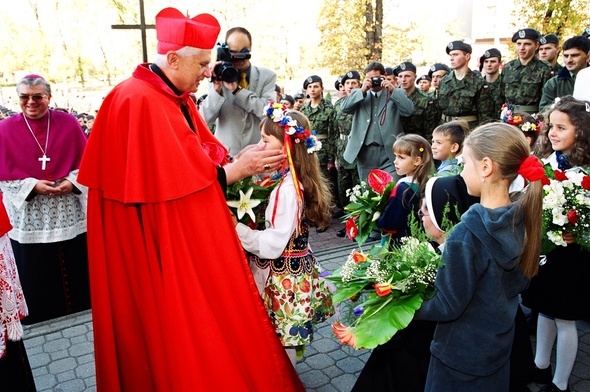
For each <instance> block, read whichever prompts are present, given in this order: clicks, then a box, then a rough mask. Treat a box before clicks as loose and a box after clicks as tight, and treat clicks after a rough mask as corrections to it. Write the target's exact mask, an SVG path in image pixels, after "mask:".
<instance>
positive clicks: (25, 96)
mask: <svg viewBox="0 0 590 392" xmlns="http://www.w3.org/2000/svg"><path fill="white" fill-rule="evenodd" d="M45 97H47V95H45V94H33V95H28V94H21V95H19V96H18V99H20V100H21V102H29V99H32V100H33V102H41V101H42V100H43V99H44V98H45Z"/></svg>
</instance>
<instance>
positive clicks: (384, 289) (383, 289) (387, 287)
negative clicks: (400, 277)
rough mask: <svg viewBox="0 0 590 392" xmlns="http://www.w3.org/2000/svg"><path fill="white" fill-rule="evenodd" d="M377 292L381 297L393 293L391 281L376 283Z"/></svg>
mask: <svg viewBox="0 0 590 392" xmlns="http://www.w3.org/2000/svg"><path fill="white" fill-rule="evenodd" d="M375 292H376V293H377V295H378V296H380V297H385V296H386V295H389V293H391V284H389V283H377V284H376V285H375Z"/></svg>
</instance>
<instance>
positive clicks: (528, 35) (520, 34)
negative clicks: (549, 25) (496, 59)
mask: <svg viewBox="0 0 590 392" xmlns="http://www.w3.org/2000/svg"><path fill="white" fill-rule="evenodd" d="M539 38H541V33H539V32H538V31H537V30H535V29H531V28H526V29H520V30H518V31H517V32H516V33H514V35H513V36H512V42H516V41H517V40H519V39H532V40H533V41H537V42H539Z"/></svg>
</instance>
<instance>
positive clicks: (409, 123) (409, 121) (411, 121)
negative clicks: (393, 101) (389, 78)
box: [394, 61, 440, 141]
mask: <svg viewBox="0 0 590 392" xmlns="http://www.w3.org/2000/svg"><path fill="white" fill-rule="evenodd" d="M394 73H395V76H396V77H397V79H398V83H399V85H400V87H401V88H403V89H404V90H405V92H406V95H407V96H408V98H409V99H410V101H412V102H413V103H414V112H413V113H412V115H411V116H409V117H402V118H401V120H402V125H403V127H404V133H416V134H418V135H420V136H422V137H424V138H425V139H426V140H428V141H430V140H432V130H433V129H434V128H436V126H437V125H438V123H439V121H440V116H438V110H437V108H436V103H435V102H434V99H432V98H431V97H429V96H428V95H426V94H424V93H423V92H422V91H421V90H420V89H417V88H416V84H415V83H416V66H415V65H414V64H412V63H410V62H409V61H406V62H403V63H401V64H399V65H398V66H397V67H395V71H394Z"/></svg>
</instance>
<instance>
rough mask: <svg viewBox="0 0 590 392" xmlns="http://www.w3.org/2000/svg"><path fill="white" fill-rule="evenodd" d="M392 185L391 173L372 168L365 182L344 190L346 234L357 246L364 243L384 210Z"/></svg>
mask: <svg viewBox="0 0 590 392" xmlns="http://www.w3.org/2000/svg"><path fill="white" fill-rule="evenodd" d="M394 186H395V182H394V181H393V177H392V176H391V174H389V173H387V172H385V171H383V170H379V169H374V170H371V172H370V173H369V176H368V177H367V182H364V181H361V183H360V185H356V186H355V187H354V188H352V189H348V190H347V191H346V195H347V196H348V197H349V199H350V203H349V204H347V205H346V206H345V207H344V211H346V212H347V214H346V215H344V219H345V222H346V235H347V236H348V238H350V239H351V240H356V242H357V243H358V244H359V246H360V245H362V244H364V243H365V241H366V240H367V238H368V237H369V235H370V234H371V231H372V230H373V228H374V227H375V225H376V222H377V219H379V217H380V216H381V214H382V213H383V211H385V207H387V203H388V202H389V197H390V195H391V191H392V189H393V187H394Z"/></svg>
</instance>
